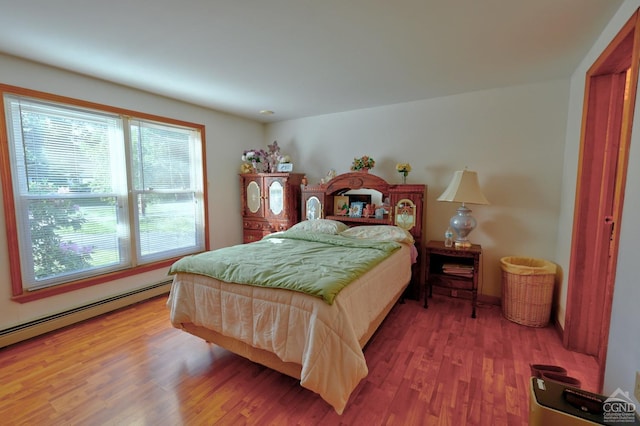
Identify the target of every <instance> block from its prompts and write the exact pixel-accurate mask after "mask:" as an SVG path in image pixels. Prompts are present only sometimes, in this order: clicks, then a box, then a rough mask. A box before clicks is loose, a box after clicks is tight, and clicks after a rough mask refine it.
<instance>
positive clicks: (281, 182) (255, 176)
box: [240, 173, 304, 243]
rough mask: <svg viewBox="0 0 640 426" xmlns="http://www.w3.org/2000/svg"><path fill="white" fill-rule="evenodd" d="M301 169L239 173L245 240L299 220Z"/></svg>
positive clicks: (287, 227) (281, 229)
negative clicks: (297, 171)
mask: <svg viewBox="0 0 640 426" xmlns="http://www.w3.org/2000/svg"><path fill="white" fill-rule="evenodd" d="M303 176H304V174H302V173H247V174H241V175H240V188H241V194H242V197H241V198H242V227H243V234H242V240H243V242H244V243H250V242H253V241H258V240H260V239H262V237H264V236H265V235H267V234H271V233H272V232H277V231H284V230H286V229H289V228H290V227H291V226H293V225H294V224H296V223H298V222H299V221H300V184H301V183H302V178H303Z"/></svg>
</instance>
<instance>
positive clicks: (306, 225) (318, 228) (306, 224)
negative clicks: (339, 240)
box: [289, 219, 349, 234]
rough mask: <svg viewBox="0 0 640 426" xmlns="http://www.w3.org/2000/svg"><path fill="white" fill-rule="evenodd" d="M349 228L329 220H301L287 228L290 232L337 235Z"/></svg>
mask: <svg viewBox="0 0 640 426" xmlns="http://www.w3.org/2000/svg"><path fill="white" fill-rule="evenodd" d="M348 228H349V227H348V226H347V225H345V224H344V223H342V222H339V221H337V220H331V219H313V220H303V221H302V222H298V223H296V224H295V225H293V226H292V227H291V228H289V229H290V230H292V231H308V232H318V233H320V234H339V233H340V232H342V231H344V230H346V229H348Z"/></svg>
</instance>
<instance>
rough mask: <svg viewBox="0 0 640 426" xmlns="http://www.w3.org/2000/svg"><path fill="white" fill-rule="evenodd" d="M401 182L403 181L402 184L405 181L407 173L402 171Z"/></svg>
mask: <svg viewBox="0 0 640 426" xmlns="http://www.w3.org/2000/svg"><path fill="white" fill-rule="evenodd" d="M402 183H403V184H404V183H407V174H406V173H403V174H402Z"/></svg>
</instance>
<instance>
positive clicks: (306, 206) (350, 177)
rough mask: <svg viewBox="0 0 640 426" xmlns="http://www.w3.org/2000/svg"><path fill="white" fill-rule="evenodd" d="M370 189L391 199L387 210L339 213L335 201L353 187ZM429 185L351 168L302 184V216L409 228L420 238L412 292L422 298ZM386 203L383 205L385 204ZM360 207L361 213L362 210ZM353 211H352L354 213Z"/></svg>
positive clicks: (417, 242) (307, 218) (349, 223)
mask: <svg viewBox="0 0 640 426" xmlns="http://www.w3.org/2000/svg"><path fill="white" fill-rule="evenodd" d="M359 189H369V190H375V191H379V192H380V193H381V194H382V199H383V200H385V199H388V205H386V206H384V213H383V214H382V215H380V213H381V212H378V215H377V216H376V215H375V212H373V211H369V212H368V213H369V215H366V216H365V215H363V214H362V210H359V208H358V209H356V210H355V214H353V212H348V211H347V212H344V211H343V212H341V213H342V214H336V212H337V211H336V209H335V203H336V201H338V200H343V198H338V197H344V196H345V193H347V192H348V191H350V190H359ZM426 192H427V186H426V185H420V184H390V183H388V182H387V181H386V180H384V179H382V178H380V177H378V176H376V175H372V174H370V173H365V172H351V173H344V174H341V175H338V176H336V177H335V178H333V179H331V180H330V181H328V182H326V183H323V184H318V185H302V206H301V211H302V220H312V219H319V218H325V219H333V220H339V221H341V222H344V223H346V224H347V225H349V226H356V225H396V226H399V227H401V228H404V229H406V230H407V231H409V232H410V233H411V235H413V238H414V239H415V241H416V248H417V249H418V253H419V257H418V262H417V264H416V266H415V267H414V271H413V277H412V279H411V288H410V291H409V293H410V294H409V296H410V297H412V298H415V299H418V298H419V296H420V288H421V287H422V286H421V285H420V284H421V283H422V280H423V268H422V251H423V250H422V247H423V242H424V238H423V229H424V226H425V223H426V222H425V219H426V218H425V213H426V205H425V202H426ZM381 207H382V206H381ZM358 210H359V214H358ZM350 213H352V214H351V215H350Z"/></svg>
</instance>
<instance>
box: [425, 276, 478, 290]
mask: <svg viewBox="0 0 640 426" xmlns="http://www.w3.org/2000/svg"><path fill="white" fill-rule="evenodd" d="M429 281H430V282H429V284H430V285H434V286H438V287H446V288H455V289H459V290H473V279H471V278H464V277H456V276H455V275H446V276H443V275H430V276H429Z"/></svg>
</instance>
